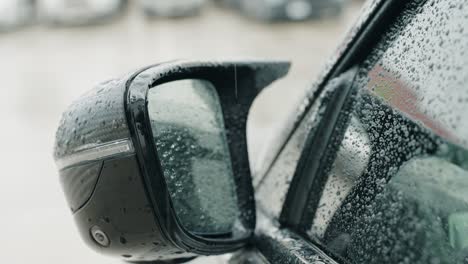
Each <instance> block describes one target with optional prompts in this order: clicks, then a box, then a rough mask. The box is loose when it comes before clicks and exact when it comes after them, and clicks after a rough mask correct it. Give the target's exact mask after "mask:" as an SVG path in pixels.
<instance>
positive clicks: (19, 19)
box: [0, 0, 36, 32]
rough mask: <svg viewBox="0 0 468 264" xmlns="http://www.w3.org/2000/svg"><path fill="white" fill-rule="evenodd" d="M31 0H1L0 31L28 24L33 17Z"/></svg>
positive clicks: (33, 4) (33, 5)
mask: <svg viewBox="0 0 468 264" xmlns="http://www.w3.org/2000/svg"><path fill="white" fill-rule="evenodd" d="M35 10H36V9H35V3H34V1H33V0H3V1H1V2H0V32H2V31H11V30H13V29H16V28H18V27H21V26H24V25H28V24H30V23H32V21H34V18H35V14H36V12H35Z"/></svg>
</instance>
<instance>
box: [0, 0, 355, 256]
mask: <svg viewBox="0 0 468 264" xmlns="http://www.w3.org/2000/svg"><path fill="white" fill-rule="evenodd" d="M362 4H363V3H362V1H358V0H348V1H346V0H219V1H204V0H140V1H123V0H0V74H1V77H2V84H1V85H0V92H1V99H2V100H1V103H0V120H1V129H0V140H1V141H2V143H3V144H1V147H2V150H1V152H0V160H1V162H0V164H1V166H2V169H1V172H0V173H1V174H2V178H1V179H2V181H1V184H0V186H1V189H0V206H1V218H0V227H1V228H2V231H1V232H0V254H1V256H0V258H1V262H2V263H8V264H12V263H68V264H73V263H100V264H102V263H119V261H116V260H114V259H108V258H107V257H103V256H100V255H98V254H96V253H94V252H92V251H91V250H89V249H88V248H86V247H85V245H84V244H83V243H82V242H81V240H80V238H79V236H78V233H77V232H76V230H75V226H74V223H73V220H72V217H71V214H70V212H69V209H68V207H67V206H66V203H65V199H64V197H63V194H62V191H61V188H60V186H59V181H58V175H57V170H56V167H55V164H54V161H53V159H52V146H53V142H54V134H55V128H56V126H57V124H58V120H59V118H60V114H61V112H62V111H63V110H64V109H65V108H66V106H67V105H68V104H69V103H70V102H71V101H72V100H73V99H75V98H77V97H78V96H79V95H81V94H82V93H84V92H85V91H87V90H89V89H90V88H92V87H93V85H94V84H96V83H98V82H101V81H104V80H106V79H109V78H113V77H118V76H121V75H123V74H125V73H127V72H129V71H133V70H136V69H138V68H140V67H143V66H145V65H149V64H153V63H156V62H161V61H166V60H173V59H176V58H185V59H204V60H206V59H222V58H252V57H257V58H266V59H288V60H290V61H291V62H292V65H293V66H292V69H291V72H290V74H289V75H288V77H287V78H285V79H283V80H281V81H279V82H277V83H275V84H274V85H272V86H270V88H269V89H267V90H265V91H264V92H263V93H262V94H261V95H260V96H259V98H258V99H257V100H256V102H255V105H254V107H253V109H252V111H251V115H250V120H249V144H250V148H251V158H252V159H253V162H255V157H256V156H257V154H258V153H259V151H260V150H261V149H262V147H263V146H265V145H266V144H268V140H267V139H268V137H269V136H270V135H271V134H273V133H275V131H277V130H275V127H277V126H278V125H279V124H281V123H282V122H283V121H284V119H285V118H286V117H287V116H288V114H289V113H290V112H291V111H294V107H295V106H296V103H297V102H298V101H299V100H301V98H302V95H303V93H304V92H305V91H306V89H307V88H310V87H311V83H312V82H313V81H314V80H315V78H316V76H317V75H318V73H319V72H320V70H321V67H322V65H324V63H325V62H326V60H327V58H328V57H329V56H330V55H331V54H332V53H333V52H334V50H335V49H336V47H337V46H338V45H339V43H340V42H341V40H342V39H343V38H344V35H345V33H346V32H347V31H348V29H349V28H350V27H351V26H352V25H353V23H354V20H355V19H356V18H357V16H359V10H360V8H361V5H362ZM195 263H223V259H222V258H221V259H219V258H208V259H206V258H204V259H199V260H197V261H195Z"/></svg>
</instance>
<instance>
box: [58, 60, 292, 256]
mask: <svg viewBox="0 0 468 264" xmlns="http://www.w3.org/2000/svg"><path fill="white" fill-rule="evenodd" d="M288 70H289V63H287V62H270V61H239V62H238V61H230V62H212V61H211V62H196V61H174V62H168V63H162V64H157V65H153V66H150V67H147V68H144V69H142V70H139V71H137V72H135V73H132V74H129V75H127V76H125V77H124V78H121V79H117V80H111V81H108V82H105V83H102V84H100V85H98V87H96V88H95V89H93V90H92V91H90V92H89V93H87V94H85V95H84V96H83V97H81V98H80V99H79V100H77V101H75V102H74V103H73V104H72V105H71V106H70V107H69V109H68V110H67V111H66V112H65V113H64V114H63V116H62V120H61V122H60V124H59V128H58V130H57V134H56V143H55V151H54V157H55V160H56V163H57V166H58V168H59V171H60V180H61V183H62V186H63V190H64V193H65V196H66V198H67V201H68V204H69V206H70V208H71V211H72V213H73V215H74V219H75V221H76V223H77V226H78V229H79V232H80V234H81V236H82V238H83V239H84V240H85V242H86V243H87V244H88V245H89V246H90V247H92V248H94V249H95V250H97V251H98V252H101V253H104V254H108V255H111V256H117V257H121V258H123V259H124V260H127V261H132V262H138V261H173V260H180V261H185V260H189V259H191V258H193V257H196V256H198V255H214V254H223V253H227V252H232V251H235V250H237V249H239V248H241V247H243V246H244V245H245V244H246V243H247V242H248V240H249V239H250V238H251V236H252V234H253V231H254V229H255V201H254V196H253V187H252V182H251V175H250V169H249V158H248V151H247V139H246V124H247V116H248V112H249V110H250V107H251V105H252V103H253V100H254V99H255V97H256V96H257V95H258V94H259V92H260V91H261V90H262V89H263V88H264V87H266V86H268V85H269V84H270V83H272V82H273V81H275V80H276V79H278V78H281V77H283V76H284V75H286V74H287V72H288ZM185 79H200V80H205V81H208V82H209V83H211V84H213V86H214V87H215V89H216V92H217V96H218V98H219V103H220V106H221V109H222V116H223V119H224V128H225V132H226V133H225V134H226V140H227V145H228V149H229V156H230V159H231V164H232V171H233V173H232V175H233V178H234V183H235V191H236V194H237V202H238V208H239V218H238V220H239V221H237V222H236V225H235V226H236V227H235V230H233V231H232V232H231V233H230V235H229V236H223V237H204V236H201V235H197V234H194V233H191V232H189V231H188V230H187V229H186V228H184V226H183V225H181V223H180V221H179V219H178V217H177V215H176V212H175V210H174V205H173V201H172V200H171V196H170V193H169V190H168V187H167V182H166V180H165V178H164V175H163V174H164V173H163V168H162V165H161V162H160V157H159V154H158V150H157V147H156V145H155V143H154V138H153V134H152V130H151V124H150V117H149V113H148V92H149V90H150V89H153V87H156V86H158V85H162V84H165V83H168V82H172V81H178V80H185ZM156 89H157V88H156Z"/></svg>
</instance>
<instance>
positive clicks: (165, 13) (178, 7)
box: [140, 0, 206, 18]
mask: <svg viewBox="0 0 468 264" xmlns="http://www.w3.org/2000/svg"><path fill="white" fill-rule="evenodd" d="M140 3H141V6H142V7H143V10H144V11H145V14H146V15H148V16H149V17H174V18H176V17H186V16H192V15H196V14H198V13H199V12H200V10H201V9H202V7H203V6H205V4H206V1H205V0H177V1H176V0H140Z"/></svg>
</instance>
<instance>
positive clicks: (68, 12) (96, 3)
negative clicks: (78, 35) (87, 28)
mask: <svg viewBox="0 0 468 264" xmlns="http://www.w3.org/2000/svg"><path fill="white" fill-rule="evenodd" d="M126 2H127V0H38V12H39V16H40V18H41V19H42V20H44V21H46V22H48V23H50V24H54V25H65V26H80V25H89V24H95V23H102V22H105V21H107V20H109V19H111V18H114V17H115V16H116V15H118V14H119V13H120V12H121V11H122V10H123V8H124V7H125V5H126Z"/></svg>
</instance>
